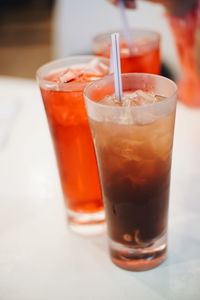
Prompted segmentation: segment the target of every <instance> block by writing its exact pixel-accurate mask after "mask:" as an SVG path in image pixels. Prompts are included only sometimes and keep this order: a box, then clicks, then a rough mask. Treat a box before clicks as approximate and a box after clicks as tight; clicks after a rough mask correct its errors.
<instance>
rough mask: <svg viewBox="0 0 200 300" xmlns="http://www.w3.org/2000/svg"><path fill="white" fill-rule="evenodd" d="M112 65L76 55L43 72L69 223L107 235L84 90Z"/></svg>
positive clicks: (42, 85)
mask: <svg viewBox="0 0 200 300" xmlns="http://www.w3.org/2000/svg"><path fill="white" fill-rule="evenodd" d="M108 64H109V62H108V60H107V59H106V58H103V57H102V58H100V57H99V58H98V57H95V56H74V57H67V58H64V59H61V60H57V61H53V62H50V63H48V64H46V65H44V66H42V67H41V68H40V69H39V70H38V71H37V78H38V81H39V85H40V90H41V94H42V98H43V103H44V107H45V110H46V115H47V119H48V123H49V128H50V131H51V135H52V139H53V143H54V148H55V153H56V158H57V163H58V169H59V173H60V179H61V185H62V189H63V194H64V199H65V204H66V207H67V214H68V221H69V225H70V227H71V228H72V229H73V230H74V231H76V232H79V233H82V234H92V233H97V232H99V231H101V230H102V229H103V225H104V219H105V216H104V210H103V204H102V195H101V189H100V184H99V175H98V170H97V165H96V157H95V152H94V146H93V142H92V137H91V133H90V130H89V124H88V119H87V114H86V110H85V105H84V99H83V89H84V88H85V86H86V85H87V84H88V82H91V81H93V80H97V79H99V78H101V77H103V76H105V75H107V74H108Z"/></svg>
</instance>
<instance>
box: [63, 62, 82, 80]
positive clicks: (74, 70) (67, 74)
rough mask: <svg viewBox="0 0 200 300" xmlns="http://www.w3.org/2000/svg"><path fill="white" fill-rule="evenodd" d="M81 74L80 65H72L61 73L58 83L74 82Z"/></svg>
mask: <svg viewBox="0 0 200 300" xmlns="http://www.w3.org/2000/svg"><path fill="white" fill-rule="evenodd" d="M82 74H83V66H82V65H74V66H71V67H70V68H68V69H66V70H65V71H63V72H62V73H61V75H60V77H59V80H60V82H62V83H67V82H70V81H73V80H76V79H77V78H79V77H80V76H81V75H82Z"/></svg>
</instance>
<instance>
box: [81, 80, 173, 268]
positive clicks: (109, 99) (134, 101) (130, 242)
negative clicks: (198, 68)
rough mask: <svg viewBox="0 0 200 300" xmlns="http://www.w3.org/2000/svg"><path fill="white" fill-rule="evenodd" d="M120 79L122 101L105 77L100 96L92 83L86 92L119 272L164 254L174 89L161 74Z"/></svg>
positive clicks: (143, 265)
mask: <svg viewBox="0 0 200 300" xmlns="http://www.w3.org/2000/svg"><path fill="white" fill-rule="evenodd" d="M122 78H123V86H124V94H123V97H122V99H121V101H119V100H116V99H115V96H114V95H112V88H111V85H112V78H111V77H108V79H107V83H106V79H105V80H104V81H103V80H101V81H99V89H101V95H100V94H99V92H98V89H96V92H95V90H92V85H90V86H89V87H88V88H87V89H86V97H87V98H86V103H87V109H88V114H89V119H90V125H91V129H92V132H93V138H94V143H95V148H96V154H97V160H98V166H99V172H100V178H101V184H102V191H103V198H104V204H105V209H106V216H107V228H108V235H109V240H110V252H111V258H112V260H113V261H114V262H115V263H116V264H117V265H119V266H121V267H123V268H126V269H130V270H145V269H149V268H151V267H153V266H155V265H157V264H159V263H161V262H162V261H163V260H164V258H165V256H166V247H167V242H166V235H167V221H168V203H169V187H170V170H171V153H172V143H173V133H174V120H175V90H176V89H175V85H174V84H173V83H172V82H171V81H169V80H168V79H166V78H163V77H159V76H155V77H153V75H141V76H140V75H139V74H130V76H127V75H126V76H125V77H122ZM165 80H166V86H164V85H163V84H164V83H165ZM108 82H109V84H108ZM159 83H160V86H159ZM168 85H169V87H170V88H171V90H170V88H168V89H167V86H168ZM109 86H110V87H109ZM96 88H97V86H96ZM93 89H95V88H93ZM102 90H104V91H105V92H102ZM109 92H110V93H111V94H110V95H106V93H109ZM169 97H172V99H169ZM91 99H93V100H91Z"/></svg>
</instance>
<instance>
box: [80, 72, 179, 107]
mask: <svg viewBox="0 0 200 300" xmlns="http://www.w3.org/2000/svg"><path fill="white" fill-rule="evenodd" d="M121 76H122V77H134V76H137V77H138V76H145V77H153V78H160V79H164V80H166V81H168V83H170V84H171V85H172V86H173V87H174V92H173V94H172V95H171V96H170V97H165V99H164V100H162V101H160V102H154V103H148V104H145V105H136V106H131V107H129V108H130V109H133V110H138V109H145V108H149V107H153V106H160V105H163V104H166V103H168V102H171V101H172V100H173V99H176V96H177V92H178V87H177V85H176V83H175V82H174V81H173V80H171V79H169V78H167V77H164V76H162V75H155V74H149V73H123V74H121ZM109 78H110V79H111V78H113V82H114V75H113V74H111V75H108V76H105V77H103V78H101V79H98V80H95V81H94V82H90V83H89V84H88V85H87V86H86V87H85V89H84V91H83V95H84V98H85V99H86V101H88V102H91V103H92V104H93V105H94V106H96V107H99V108H105V107H106V108H107V109H117V110H120V109H121V110H124V109H127V106H114V105H107V104H103V103H99V102H96V101H94V100H92V99H91V98H90V97H88V96H87V93H88V90H89V89H90V88H91V87H92V86H93V84H97V83H98V82H100V81H103V80H108V79H109ZM122 92H123V87H122Z"/></svg>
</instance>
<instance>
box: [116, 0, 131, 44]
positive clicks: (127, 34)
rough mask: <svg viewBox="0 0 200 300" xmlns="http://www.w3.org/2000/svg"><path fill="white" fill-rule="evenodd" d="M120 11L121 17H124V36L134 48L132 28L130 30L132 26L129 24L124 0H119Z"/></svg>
mask: <svg viewBox="0 0 200 300" xmlns="http://www.w3.org/2000/svg"><path fill="white" fill-rule="evenodd" d="M119 11H120V15H121V19H122V25H123V31H124V36H125V38H126V42H127V44H128V47H129V49H130V50H131V48H132V38H131V30H130V26H129V24H128V19H127V16H126V12H125V5H124V1H123V0H119Z"/></svg>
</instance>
